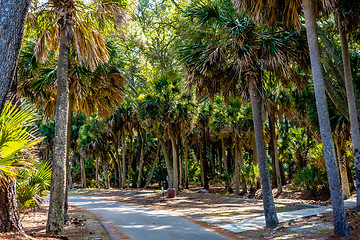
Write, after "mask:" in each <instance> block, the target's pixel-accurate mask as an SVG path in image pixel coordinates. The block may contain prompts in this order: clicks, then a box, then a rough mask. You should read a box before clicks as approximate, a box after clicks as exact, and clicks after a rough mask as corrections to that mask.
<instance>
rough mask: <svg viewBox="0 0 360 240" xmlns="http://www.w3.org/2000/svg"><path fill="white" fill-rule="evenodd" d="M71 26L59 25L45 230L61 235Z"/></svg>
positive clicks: (64, 186)
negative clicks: (51, 155)
mask: <svg viewBox="0 0 360 240" xmlns="http://www.w3.org/2000/svg"><path fill="white" fill-rule="evenodd" d="M70 32H71V26H70V25H68V24H66V25H65V27H61V28H60V33H59V38H60V50H59V59H58V67H57V100H56V116H55V137H54V139H55V140H54V156H53V161H52V174H51V188H50V203H49V215H48V220H47V225H46V233H47V234H53V235H61V234H62V233H63V232H64V207H65V201H64V200H65V191H66V190H65V189H66V162H67V139H68V136H67V135H68V130H67V128H68V121H69V81H68V71H69V69H68V68H69V53H70V40H69V37H68V35H69V33H70Z"/></svg>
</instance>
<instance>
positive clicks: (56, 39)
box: [30, 0, 125, 235]
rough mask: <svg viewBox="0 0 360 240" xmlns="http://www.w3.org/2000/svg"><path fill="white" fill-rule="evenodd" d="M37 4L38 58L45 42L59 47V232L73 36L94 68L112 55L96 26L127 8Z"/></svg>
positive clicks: (54, 220)
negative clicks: (40, 20) (39, 33)
mask: <svg viewBox="0 0 360 240" xmlns="http://www.w3.org/2000/svg"><path fill="white" fill-rule="evenodd" d="M37 4H38V2H37V1H35V2H34V5H33V6H34V9H35V12H36V13H34V14H31V16H30V19H33V20H35V21H34V24H33V25H32V27H33V28H35V29H39V30H41V31H39V32H41V35H40V37H39V40H38V43H37V47H36V55H37V58H38V59H39V60H40V61H41V60H45V58H46V45H49V48H50V49H54V50H57V49H58V48H59V50H58V62H57V100H56V116H55V142H54V155H53V165H52V167H53V172H52V184H51V191H50V207H49V215H48V222H47V228H46V232H47V233H49V234H56V235H57V234H61V233H62V232H63V230H64V205H65V201H64V200H65V194H66V190H65V189H66V187H65V186H66V178H65V177H66V163H67V157H68V151H67V145H68V141H67V140H68V132H69V131H68V123H69V116H70V113H69V82H68V77H69V57H70V46H71V39H73V42H72V45H73V49H74V51H75V52H77V53H78V59H79V62H81V63H83V64H84V66H86V67H89V68H90V69H91V70H92V71H94V70H95V69H96V67H97V66H98V65H99V64H101V63H105V62H107V61H108V59H109V54H108V51H107V49H106V47H105V42H104V40H103V36H102V35H101V34H100V33H99V32H98V31H96V30H97V29H106V25H109V24H111V21H113V22H115V23H118V24H120V25H122V24H123V23H124V20H125V18H124V13H125V12H124V6H121V5H120V3H119V2H117V1H104V2H103V1H93V2H92V4H91V5H88V6H87V5H86V4H84V3H83V2H82V1H76V0H65V1H59V0H49V1H47V2H46V3H44V4H43V3H42V4H41V6H40V8H38V6H37ZM89 10H90V11H89ZM39 16H40V17H41V19H42V20H44V21H46V23H45V24H44V22H39V21H37V19H39ZM96 20H98V21H96ZM96 23H98V24H96ZM44 26H45V27H44ZM100 26H101V27H100ZM96 28H97V29H96ZM120 30H121V29H120Z"/></svg>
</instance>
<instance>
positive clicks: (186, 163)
mask: <svg viewBox="0 0 360 240" xmlns="http://www.w3.org/2000/svg"><path fill="white" fill-rule="evenodd" d="M188 148H189V141H188V140H187V139H185V143H184V155H185V156H184V162H185V188H186V189H189V157H188V156H189V155H188V154H189V149H188Z"/></svg>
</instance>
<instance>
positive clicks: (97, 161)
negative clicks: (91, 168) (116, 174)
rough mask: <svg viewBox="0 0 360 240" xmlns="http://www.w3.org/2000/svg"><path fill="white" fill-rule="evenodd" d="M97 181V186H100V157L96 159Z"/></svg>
mask: <svg viewBox="0 0 360 240" xmlns="http://www.w3.org/2000/svg"><path fill="white" fill-rule="evenodd" d="M95 182H96V184H97V186H96V187H100V181H99V158H98V157H97V158H96V160H95Z"/></svg>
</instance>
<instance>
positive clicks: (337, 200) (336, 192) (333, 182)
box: [303, 0, 350, 236]
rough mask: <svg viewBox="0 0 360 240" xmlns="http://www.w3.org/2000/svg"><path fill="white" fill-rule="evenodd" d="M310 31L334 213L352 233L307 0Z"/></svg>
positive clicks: (340, 227)
mask: <svg viewBox="0 0 360 240" xmlns="http://www.w3.org/2000/svg"><path fill="white" fill-rule="evenodd" d="M303 7H304V16H305V25H306V34H307V39H308V45H309V50H310V60H311V70H312V76H313V81H314V90H315V98H316V106H317V112H318V118H319V119H318V120H319V125H320V132H321V139H322V141H323V150H324V157H325V164H326V170H327V175H328V179H329V187H330V194H331V201H332V207H333V215H334V227H335V234H339V235H342V236H349V235H350V230H349V226H348V223H347V220H346V215H345V208H344V201H343V199H342V193H341V185H340V179H339V172H338V168H337V163H336V158H335V150H334V142H333V140H332V136H331V128H330V121H329V112H328V108H327V104H326V96H325V90H324V80H323V76H322V68H321V62H320V54H319V46H318V36H317V31H316V22H315V16H314V6H313V3H312V1H311V0H303Z"/></svg>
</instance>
